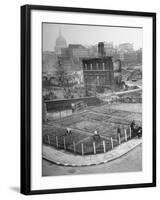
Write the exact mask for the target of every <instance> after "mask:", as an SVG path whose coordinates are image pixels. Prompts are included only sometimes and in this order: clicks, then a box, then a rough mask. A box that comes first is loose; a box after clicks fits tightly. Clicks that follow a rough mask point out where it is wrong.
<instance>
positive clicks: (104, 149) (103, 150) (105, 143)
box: [103, 140, 106, 153]
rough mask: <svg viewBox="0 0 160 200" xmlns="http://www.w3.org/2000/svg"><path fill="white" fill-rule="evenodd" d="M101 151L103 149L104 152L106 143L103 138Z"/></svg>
mask: <svg viewBox="0 0 160 200" xmlns="http://www.w3.org/2000/svg"><path fill="white" fill-rule="evenodd" d="M103 151H104V153H105V152H106V143H105V141H104V140H103Z"/></svg>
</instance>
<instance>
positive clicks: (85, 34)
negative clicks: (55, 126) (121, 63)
mask: <svg viewBox="0 0 160 200" xmlns="http://www.w3.org/2000/svg"><path fill="white" fill-rule="evenodd" d="M59 30H61V33H62V36H63V37H64V38H65V39H66V42H67V45H68V44H75V43H76V44H82V45H94V44H98V42H101V41H106V42H113V43H114V45H118V44H120V43H126V42H129V43H133V45H134V49H138V48H142V33H143V30H142V29H141V28H126V27H125V28H124V27H106V26H105V27H104V26H86V25H71V24H54V23H53V24H51V23H43V51H54V47H55V40H56V38H57V37H58V35H59Z"/></svg>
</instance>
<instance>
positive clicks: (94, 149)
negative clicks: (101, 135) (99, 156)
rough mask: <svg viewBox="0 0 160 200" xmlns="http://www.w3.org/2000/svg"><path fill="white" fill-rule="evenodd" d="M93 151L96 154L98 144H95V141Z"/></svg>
mask: <svg viewBox="0 0 160 200" xmlns="http://www.w3.org/2000/svg"><path fill="white" fill-rule="evenodd" d="M93 152H94V154H96V144H95V142H93Z"/></svg>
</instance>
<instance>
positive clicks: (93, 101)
mask: <svg viewBox="0 0 160 200" xmlns="http://www.w3.org/2000/svg"><path fill="white" fill-rule="evenodd" d="M78 101H83V102H84V103H85V104H87V105H88V106H95V105H99V104H100V103H101V102H102V101H101V100H100V99H98V98H97V97H84V98H77V99H62V100H49V101H45V103H46V107H47V111H48V112H51V111H62V110H68V109H71V103H75V102H78Z"/></svg>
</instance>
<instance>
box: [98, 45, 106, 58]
mask: <svg viewBox="0 0 160 200" xmlns="http://www.w3.org/2000/svg"><path fill="white" fill-rule="evenodd" d="M98 55H99V56H100V57H104V56H105V50H104V43H103V42H99V43H98Z"/></svg>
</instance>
